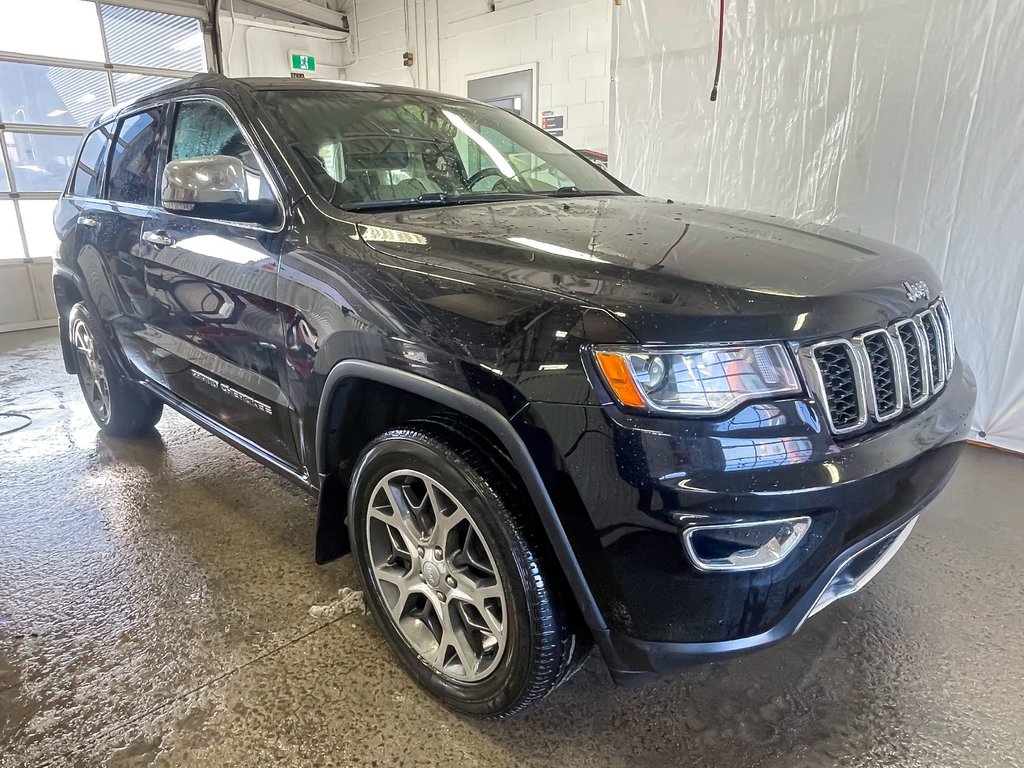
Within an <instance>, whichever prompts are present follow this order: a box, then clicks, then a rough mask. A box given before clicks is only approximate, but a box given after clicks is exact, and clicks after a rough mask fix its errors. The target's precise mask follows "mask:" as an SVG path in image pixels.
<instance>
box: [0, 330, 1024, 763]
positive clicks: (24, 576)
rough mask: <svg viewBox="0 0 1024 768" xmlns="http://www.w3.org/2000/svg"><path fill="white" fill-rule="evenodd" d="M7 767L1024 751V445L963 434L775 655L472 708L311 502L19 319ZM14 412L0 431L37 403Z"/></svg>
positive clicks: (9, 371) (1, 702) (0, 726)
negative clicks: (498, 716)
mask: <svg viewBox="0 0 1024 768" xmlns="http://www.w3.org/2000/svg"><path fill="white" fill-rule="evenodd" d="M0 411H18V412H22V413H26V414H28V415H29V416H31V418H32V420H33V421H32V424H31V426H29V427H28V428H26V429H23V430H21V431H19V432H17V433H14V434H10V435H7V436H4V437H0V766H3V768H8V767H14V766H33V767H35V766H46V765H60V766H69V765H74V766H78V765H82V766H98V765H112V766H144V765H198V766H221V765H224V766H227V765H231V766H272V765H273V766H299V765H303V766H305V765H339V766H357V765H377V766H433V765H438V766H451V765H458V766H460V768H469V767H470V766H494V767H497V766H680V765H686V766H728V767H729V768H745V767H746V766H783V765H800V766H832V765H841V766H971V767H974V766H997V765H998V766H1022V765H1024V568H1022V567H1021V553H1022V552H1024V506H1022V496H1024V481H1022V470H1024V459H1021V458H1019V457H1015V456H1011V455H1007V454H1003V453H999V452H997V451H992V450H985V449H981V448H971V449H969V450H968V452H967V454H966V456H965V458H964V461H963V463H962V464H961V466H960V469H959V470H958V473H957V475H956V477H955V478H954V480H953V481H952V483H951V484H950V486H949V488H948V489H947V490H946V491H945V493H943V495H942V496H941V497H940V498H939V499H938V500H937V501H936V502H935V503H934V504H933V505H932V506H931V507H930V508H929V510H928V511H927V514H926V515H924V516H923V518H922V520H921V523H920V524H919V525H918V526H917V529H916V530H915V531H914V534H913V536H912V537H911V538H910V540H909V542H908V543H907V545H906V547H905V548H904V549H903V551H902V552H901V553H900V555H899V556H898V557H897V558H896V559H895V561H894V562H893V563H892V564H891V565H890V566H889V567H888V568H887V569H886V570H885V571H884V572H883V573H882V574H881V575H880V576H879V577H878V578H877V579H876V580H875V581H874V582H873V583H872V584H871V585H870V586H869V587H867V588H866V589H865V590H864V591H863V592H862V593H860V594H859V595H857V596H855V597H853V598H851V599H848V600H845V601H843V602H841V603H839V604H837V605H835V606H833V607H831V608H830V609H829V610H827V611H824V612H823V613H821V614H819V615H817V616H815V617H814V618H813V619H811V620H810V621H809V622H808V624H807V625H806V626H805V627H804V629H803V630H802V631H801V632H800V633H799V634H798V635H797V636H795V637H793V638H791V639H790V640H789V641H787V642H785V643H783V644H781V645H778V646H775V647H774V648H771V649H768V650H766V651H763V652H761V653H758V654H755V655H751V656H747V657H744V658H740V659H736V660H733V661H730V662H725V663H719V664H715V665H712V666H705V667H699V668H695V669H693V670H691V671H688V672H685V673H683V674H678V675H675V676H673V677H670V678H665V679H662V680H660V681H657V682H655V683H654V684H652V685H649V686H647V687H644V688H641V689H639V690H623V689H619V688H616V687H615V686H613V685H612V684H611V683H610V682H609V680H608V677H607V674H606V672H605V671H604V669H603V667H602V665H601V663H600V661H599V660H598V659H597V658H596V657H592V658H591V659H590V661H589V662H588V663H587V665H586V667H585V668H584V669H583V671H582V672H581V673H580V674H579V675H577V677H576V678H574V679H573V680H572V681H570V682H569V683H568V684H567V685H565V686H563V687H562V688H561V689H560V690H559V691H557V692H556V693H555V694H554V695H553V696H551V697H550V698H549V699H548V700H547V701H546V702H545V703H544V704H542V705H541V706H540V707H539V708H537V709H536V710H535V711H533V712H531V713H529V714H528V715H526V716H523V717H520V718H518V719H515V720H513V721H511V722H505V723H484V724H481V723H478V722H474V721H468V720H463V719H460V718H459V717H456V716H455V715H452V714H450V713H449V712H447V711H446V710H444V709H443V708H441V707H440V706H439V705H438V704H436V703H434V701H433V700H431V699H430V698H428V697H427V696H426V695H425V694H423V693H421V692H420V691H419V690H418V689H417V688H416V687H415V686H414V685H413V684H412V683H411V682H410V681H409V680H408V679H407V678H406V676H405V674H404V673H403V672H402V671H401V669H400V668H399V667H398V665H397V664H396V662H395V661H394V660H393V659H392V658H391V656H390V655H389V653H388V651H387V649H386V648H385V646H384V643H383V641H382V639H381V637H380V635H379V633H378V631H377V629H376V627H375V626H374V625H373V623H372V621H371V619H370V618H369V617H367V616H363V615H361V614H359V613H352V614H348V615H342V616H337V617H335V618H333V619H326V618H313V617H311V616H310V614H309V608H310V607H311V606H312V605H315V604H323V603H326V602H328V601H330V600H331V599H333V598H335V597H336V596H337V592H338V590H339V589H340V588H342V587H345V586H350V587H355V586H357V585H356V576H355V573H354V572H353V569H352V565H351V562H350V559H349V558H345V559H343V560H341V561H339V562H336V563H332V564H330V565H328V566H326V567H323V568H321V567H317V566H316V565H315V564H314V563H313V557H312V543H313V516H314V508H313V503H312V501H311V500H310V499H309V498H307V497H305V496H304V495H303V493H302V492H301V491H299V490H297V489H295V488H293V487H292V486H291V485H289V484H288V483H287V482H286V481H284V480H282V479H280V478H279V477H278V476H276V475H275V474H273V473H272V472H271V471H270V470H267V469H264V468H263V467H261V466H260V465H258V464H256V463H255V462H253V461H251V460H250V459H248V458H246V457H245V456H243V455H242V454H241V453H238V452H237V451H235V450H233V449H231V448H230V447H228V446H227V445H225V444H223V443H221V442H220V441H219V440H217V439H216V438H214V437H212V436H210V435H208V434H207V433H206V432H204V431H203V430H201V429H200V428H198V427H196V426H193V425H192V424H191V423H190V422H188V421H186V420H185V419H184V418H182V417H180V416H178V415H176V414H174V413H170V412H168V413H165V416H164V419H163V420H162V421H161V423H160V425H159V428H158V429H159V436H153V437H152V438H149V439H146V440H143V441H141V442H128V441H122V440H116V439H110V438H105V437H101V436H100V435H99V434H98V433H97V430H96V427H95V426H94V424H93V422H92V420H91V419H90V418H89V415H88V413H87V411H86V408H85V404H84V402H83V400H82V397H81V394H80V392H79V390H78V386H77V382H76V380H75V379H73V378H72V377H70V376H67V375H65V374H64V373H63V371H62V368H61V363H60V359H59V354H58V351H57V345H56V339H55V332H54V331H35V332H29V333H17V334H0ZM16 423H17V422H16V421H15V420H13V419H11V418H8V417H0V431H3V430H4V429H6V428H8V427H12V426H15V425H16Z"/></svg>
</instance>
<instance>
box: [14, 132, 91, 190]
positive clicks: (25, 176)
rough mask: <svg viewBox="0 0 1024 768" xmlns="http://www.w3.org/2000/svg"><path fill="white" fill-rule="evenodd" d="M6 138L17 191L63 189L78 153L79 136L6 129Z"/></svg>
mask: <svg viewBox="0 0 1024 768" xmlns="http://www.w3.org/2000/svg"><path fill="white" fill-rule="evenodd" d="M5 139H6V141H7V156H8V157H9V158H10V159H11V169H12V170H13V171H14V188H15V190H16V191H18V192H61V191H63V189H64V183H65V182H66V181H67V180H68V175H69V174H70V171H71V166H72V165H73V164H74V162H75V155H76V154H78V144H79V142H81V140H82V139H81V137H80V136H50V135H47V134H42V133H17V132H15V131H6V132H5Z"/></svg>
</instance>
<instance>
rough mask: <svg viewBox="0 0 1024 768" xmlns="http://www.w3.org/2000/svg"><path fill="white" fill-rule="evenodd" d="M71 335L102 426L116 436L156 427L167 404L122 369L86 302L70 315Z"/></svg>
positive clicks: (92, 406)
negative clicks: (104, 339)
mask: <svg viewBox="0 0 1024 768" xmlns="http://www.w3.org/2000/svg"><path fill="white" fill-rule="evenodd" d="M68 337H69V339H70V340H71V345H72V347H74V349H75V356H76V362H77V365H76V368H77V371H78V383H79V384H80V385H81V387H82V394H83V395H84V396H85V402H86V404H87V405H88V406H89V413H91V414H92V417H93V419H94V420H95V421H96V424H97V425H99V428H100V429H101V430H102V431H103V432H105V433H106V434H108V435H113V436H114V437H139V436H141V435H144V434H146V433H148V432H149V431H150V430H152V429H153V427H154V426H155V425H156V423H157V422H158V421H160V415H161V413H162V412H163V404H162V403H161V402H160V401H159V400H157V399H156V398H155V397H153V396H152V395H150V394H149V393H148V392H146V391H145V390H144V389H142V388H141V387H140V386H139V385H138V384H136V383H135V382H133V381H131V380H130V379H128V378H127V377H126V376H125V375H124V374H123V373H121V369H120V368H119V367H118V366H117V364H116V363H115V362H114V360H113V358H112V357H111V355H110V351H109V350H108V349H107V347H106V345H105V344H104V343H103V336H102V334H101V332H100V328H99V327H98V325H97V324H96V323H95V322H94V321H93V319H92V316H91V315H90V314H89V310H88V309H87V308H86V306H85V304H84V303H82V302H79V303H78V304H75V306H73V307H72V308H71V312H70V314H69V315H68Z"/></svg>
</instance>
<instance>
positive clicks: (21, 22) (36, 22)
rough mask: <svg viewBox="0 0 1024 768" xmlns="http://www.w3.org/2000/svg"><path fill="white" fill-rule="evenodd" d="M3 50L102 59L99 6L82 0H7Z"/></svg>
mask: <svg viewBox="0 0 1024 768" xmlns="http://www.w3.org/2000/svg"><path fill="white" fill-rule="evenodd" d="M0 51H11V52H13V53H30V54H34V55H36V56H59V57H62V58H65V59H81V60H83V61H103V39H102V38H101V37H100V20H99V18H98V17H97V16H96V6H95V5H93V4H92V3H87V2H83V1H82V0H32V1H31V2H27V3H25V2H22V3H19V2H5V3H3V24H0Z"/></svg>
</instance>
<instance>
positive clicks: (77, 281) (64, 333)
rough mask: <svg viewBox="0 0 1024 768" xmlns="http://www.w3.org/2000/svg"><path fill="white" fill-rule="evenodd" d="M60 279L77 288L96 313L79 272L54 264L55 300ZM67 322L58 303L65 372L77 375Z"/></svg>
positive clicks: (58, 324)
mask: <svg viewBox="0 0 1024 768" xmlns="http://www.w3.org/2000/svg"><path fill="white" fill-rule="evenodd" d="M58 279H60V280H66V281H67V282H69V283H71V284H72V285H73V286H74V287H75V290H76V291H78V295H79V296H81V297H82V301H84V302H85V306H86V309H88V310H89V311H90V312H93V311H94V309H95V308H94V307H93V305H92V297H91V296H89V293H88V291H86V290H85V282H84V281H83V280H82V278H81V277H80V276H79V274H78V273H77V272H75V271H74V270H73V269H71V268H69V267H67V266H65V265H63V264H60V263H54V265H53V275H52V276H51V278H50V283H51V287H52V289H53V292H54V298H57V296H56V293H57V286H56V281H57V280H58ZM67 322H68V318H67V317H66V316H65V314H64V313H63V312H61V310H60V302H59V301H58V302H57V326H58V328H59V329H60V333H59V334H58V335H59V337H60V350H61V355H62V356H63V358H64V370H65V371H66V372H67V373H76V372H77V369H78V363H77V361H76V359H75V353H74V350H73V349H72V347H71V341H70V340H69V339H68V328H67Z"/></svg>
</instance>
